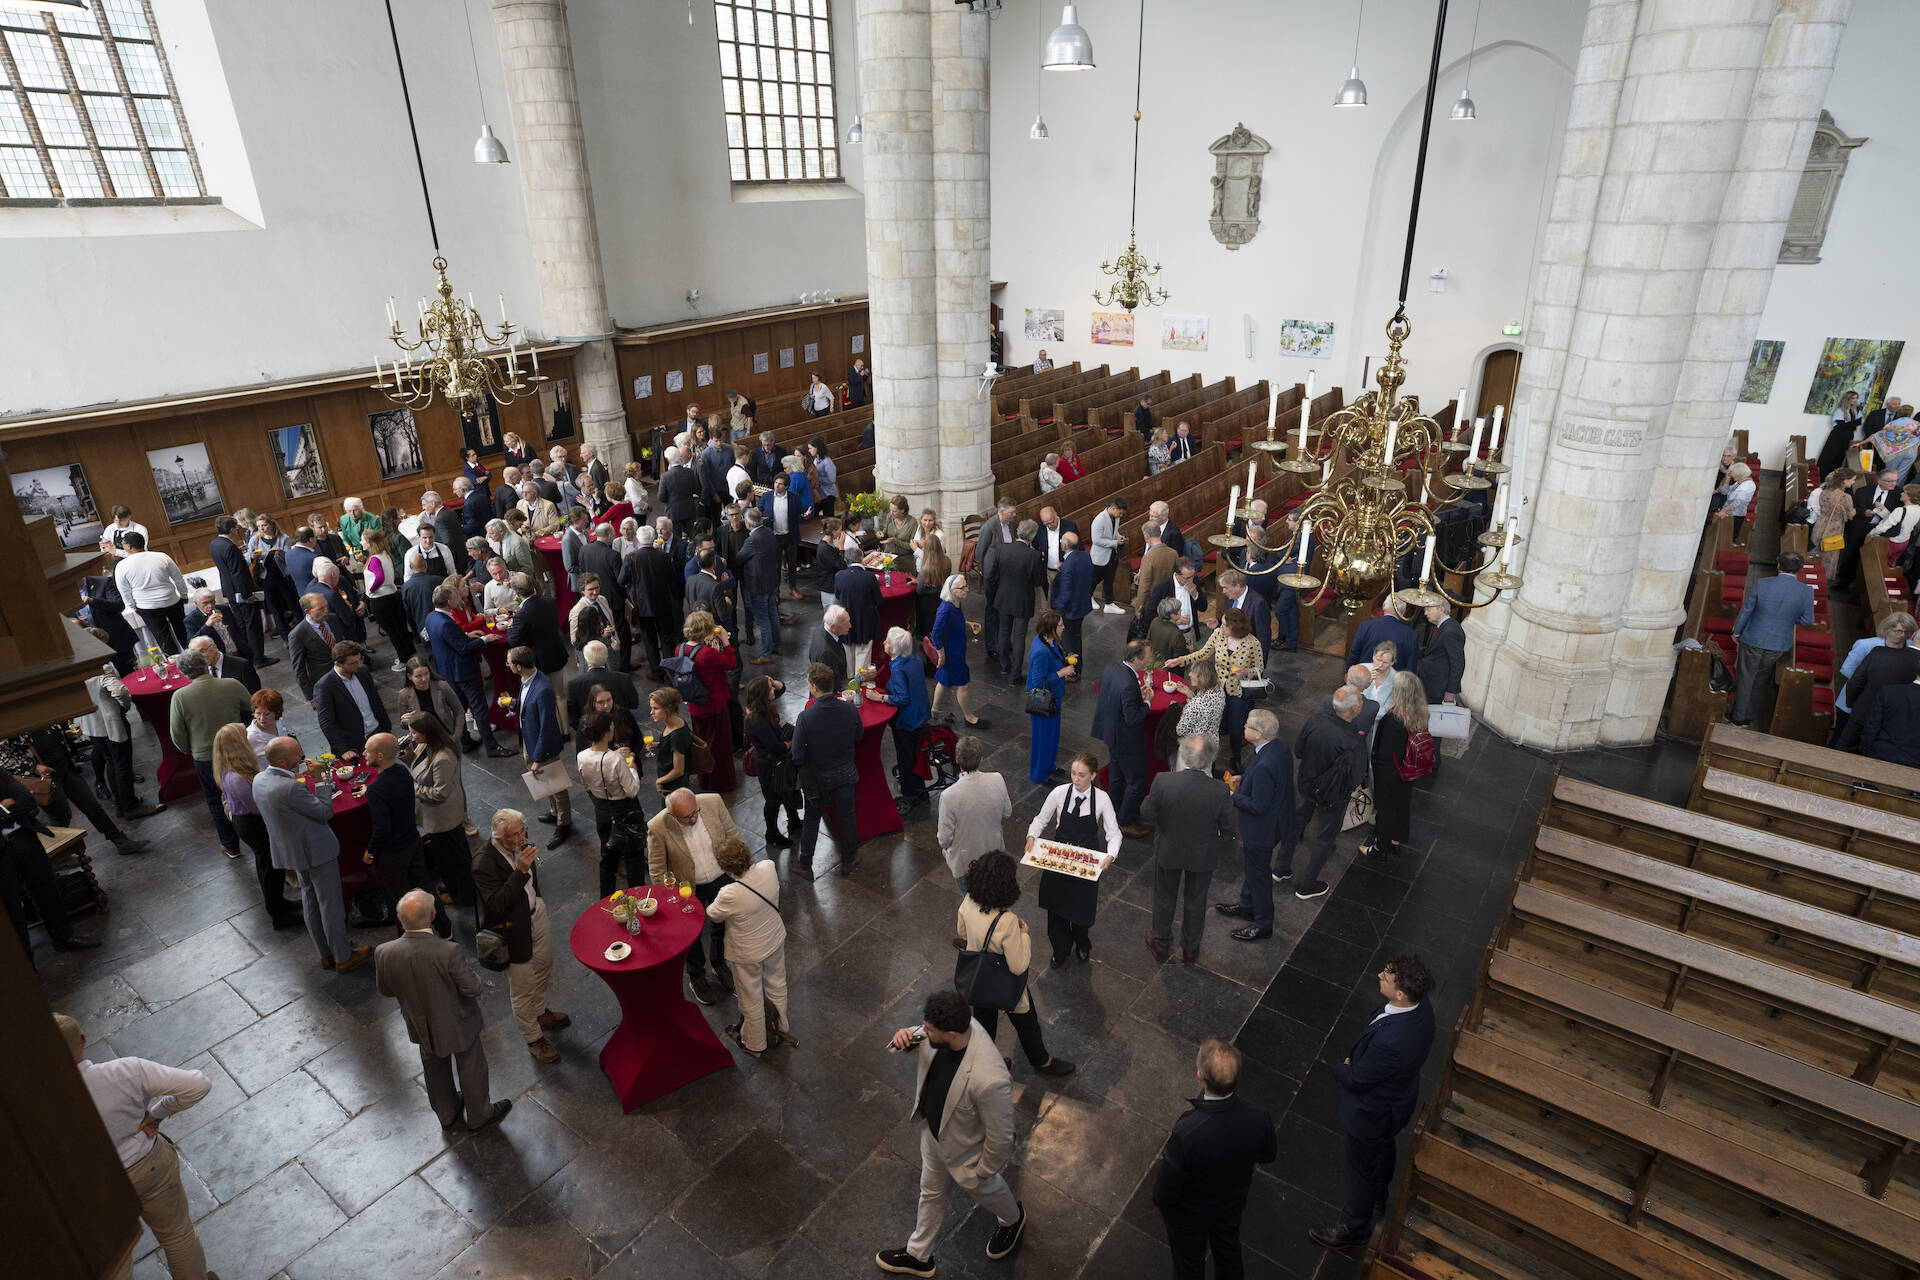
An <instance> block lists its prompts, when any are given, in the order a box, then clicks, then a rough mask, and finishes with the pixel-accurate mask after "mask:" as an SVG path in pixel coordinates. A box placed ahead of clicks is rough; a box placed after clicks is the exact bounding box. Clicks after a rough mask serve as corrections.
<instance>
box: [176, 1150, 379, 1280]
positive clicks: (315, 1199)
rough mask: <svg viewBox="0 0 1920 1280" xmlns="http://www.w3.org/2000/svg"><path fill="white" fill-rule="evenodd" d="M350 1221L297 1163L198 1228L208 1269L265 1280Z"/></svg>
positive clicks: (230, 1279) (231, 1279) (237, 1278)
mask: <svg viewBox="0 0 1920 1280" xmlns="http://www.w3.org/2000/svg"><path fill="white" fill-rule="evenodd" d="M346 1220H347V1215H346V1214H344V1213H342V1212H341V1211H340V1208H339V1206H338V1205H336V1204H334V1202H333V1201H332V1200H330V1199H328V1198H327V1193H326V1192H325V1191H322V1190H321V1189H320V1186H319V1184H317V1183H316V1182H314V1180H313V1178H312V1177H311V1176H310V1175H309V1174H308V1173H307V1171H306V1170H305V1169H303V1168H302V1167H301V1166H300V1165H299V1163H297V1162H296V1163H293V1164H287V1165H282V1166H281V1167H280V1168H279V1169H278V1170H277V1171H275V1172H274V1173H273V1174H271V1175H269V1176H268V1177H267V1178H265V1179H263V1180H262V1181H260V1182H258V1183H255V1184H254V1185H253V1186H252V1187H250V1188H249V1189H248V1190H246V1191H245V1192H242V1193H241V1194H240V1195H239V1196H236V1197H235V1198H234V1199H233V1200H231V1201H229V1202H228V1203H226V1204H224V1205H221V1206H220V1207H219V1208H218V1209H215V1210H214V1211H213V1212H212V1213H211V1214H209V1215H207V1217H205V1218H204V1219H202V1220H201V1221H200V1222H199V1223H198V1224H197V1229H198V1231H199V1232H200V1243H201V1245H202V1246H203V1247H204V1248H205V1249H206V1251H207V1266H208V1267H210V1268H211V1269H212V1270H214V1271H217V1272H219V1273H220V1277H221V1280H267V1278H268V1277H270V1276H273V1275H274V1274H276V1273H277V1272H278V1271H279V1270H280V1269H281V1268H282V1267H284V1266H286V1265H287V1264H288V1263H289V1262H292V1261H293V1260H294V1259H295V1258H297V1257H299V1256H300V1255H301V1254H302V1253H305V1252H306V1251H307V1250H308V1249H310V1248H311V1247H313V1246H314V1245H315V1244H317V1243H319V1242H320V1241H321V1240H323V1239H325V1238H326V1237H327V1236H329V1235H331V1234H332V1233H333V1232H334V1231H335V1230H336V1229H337V1228H339V1227H340V1226H341V1225H342V1224H344V1223H345V1222H346Z"/></svg>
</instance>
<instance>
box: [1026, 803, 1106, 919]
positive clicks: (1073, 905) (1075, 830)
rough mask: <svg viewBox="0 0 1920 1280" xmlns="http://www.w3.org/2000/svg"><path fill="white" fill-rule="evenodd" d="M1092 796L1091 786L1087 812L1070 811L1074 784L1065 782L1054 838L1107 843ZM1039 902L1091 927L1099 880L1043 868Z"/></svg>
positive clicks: (1096, 846)
mask: <svg viewBox="0 0 1920 1280" xmlns="http://www.w3.org/2000/svg"><path fill="white" fill-rule="evenodd" d="M1093 797H1094V792H1093V790H1092V789H1091V788H1090V789H1089V790H1088V791H1087V796H1086V800H1085V804H1086V806H1087V809H1088V812H1087V813H1086V814H1084V815H1080V814H1075V813H1072V812H1070V810H1071V808H1072V806H1073V805H1074V803H1075V799H1074V794H1073V784H1071V783H1068V784H1067V798H1066V800H1065V802H1064V803H1062V805H1061V806H1060V816H1059V817H1058V818H1056V819H1055V820H1054V824H1053V835H1054V839H1056V840H1058V841H1059V842H1060V843H1062V844H1071V845H1078V846H1079V847H1080V848H1082V849H1091V850H1094V851H1095V852H1099V851H1100V850H1102V849H1105V848H1106V847H1107V842H1106V838H1105V837H1103V836H1102V835H1101V834H1100V814H1099V810H1098V809H1097V808H1096V807H1095V806H1096V803H1097V802H1096V801H1095V800H1094V798H1093ZM1040 906H1041V908H1042V909H1043V910H1046V911H1051V912H1053V913H1054V914H1055V915H1057V916H1060V917H1061V918H1062V919H1064V920H1066V921H1068V922H1069V923H1071V924H1077V925H1079V926H1080V927H1081V928H1083V929H1091V928H1092V927H1093V916H1094V912H1095V911H1097V910H1098V909H1099V906H1100V882H1099V881H1098V880H1082V879H1081V878H1080V877H1079V876H1067V875H1061V874H1060V873H1059V872H1058V871H1042V872H1041V873H1040Z"/></svg>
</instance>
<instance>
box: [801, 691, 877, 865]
mask: <svg viewBox="0 0 1920 1280" xmlns="http://www.w3.org/2000/svg"><path fill="white" fill-rule="evenodd" d="M839 687H840V686H839V685H838V684H837V683H835V681H834V678H833V670H832V668H830V667H828V666H827V665H826V664H825V663H820V662H816V663H814V664H813V665H812V666H810V667H808V668H807V694H808V696H809V697H810V698H812V702H811V703H809V704H808V706H807V708H806V710H804V711H802V712H801V713H800V715H799V716H798V717H797V718H796V719H795V720H794V722H793V763H794V765H795V767H796V768H798V769H799V770H800V786H801V789H802V791H804V792H805V794H806V798H807V815H806V819H805V820H804V821H803V822H802V823H801V824H800V858H799V860H798V861H796V862H795V863H794V864H793V869H794V870H795V871H796V872H798V873H799V874H801V875H802V876H805V877H806V878H807V879H809V880H811V879H813V851H814V848H815V847H816V846H817V845H818V844H819V843H820V817H821V815H822V814H823V813H824V812H825V811H826V806H828V805H832V806H833V818H834V821H833V843H834V846H835V847H836V848H837V849H838V850H839V851H840V874H841V875H843V876H844V875H846V874H847V873H848V872H850V871H852V870H853V867H854V864H855V863H856V862H857V861H858V860H859V847H860V841H859V839H858V836H857V834H856V833H857V830H858V828H857V825H856V822H855V817H856V815H855V809H854V794H853V793H854V787H855V785H856V784H857V783H858V782H859V781H860V769H859V766H858V765H856V764H855V763H854V748H855V746H856V745H857V744H858V743H859V741H860V739H861V738H862V737H863V736H865V734H866V726H865V725H863V724H862V723H861V721H860V713H859V711H857V710H856V709H854V708H853V707H852V706H849V705H848V704H847V703H845V702H842V701H841V700H840V699H839V698H837V697H835V696H834V693H835V690H837V689H838V688H839Z"/></svg>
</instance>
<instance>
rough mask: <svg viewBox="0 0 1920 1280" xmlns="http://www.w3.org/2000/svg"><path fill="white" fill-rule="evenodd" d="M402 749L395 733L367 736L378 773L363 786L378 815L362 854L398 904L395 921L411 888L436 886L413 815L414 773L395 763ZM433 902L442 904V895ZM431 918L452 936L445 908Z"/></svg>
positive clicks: (391, 901)
mask: <svg viewBox="0 0 1920 1280" xmlns="http://www.w3.org/2000/svg"><path fill="white" fill-rule="evenodd" d="M399 754H400V740H399V739H398V738H396V737H394V736H393V735H392V734H390V733H376V734H374V735H373V736H372V737H371V738H368V739H367V750H366V757H367V763H368V764H369V765H371V766H372V767H373V768H375V769H377V770H378V771H379V772H377V773H376V774H375V775H374V778H373V781H372V782H369V783H367V784H366V786H365V787H363V788H362V789H361V794H362V795H364V796H365V797H366V799H367V812H368V813H369V814H370V815H371V816H372V818H373V834H372V835H371V836H369V837H368V838H367V851H366V853H365V854H363V855H361V856H362V857H363V859H364V860H365V861H366V862H367V863H369V864H370V865H371V866H372V867H373V878H374V879H375V880H378V881H379V882H380V892H381V893H382V894H384V895H386V899H387V904H388V905H389V906H391V907H393V908H394V918H395V921H396V922H397V921H398V920H399V906H400V899H401V898H403V897H404V896H406V893H407V891H408V890H409V889H424V890H427V891H428V895H429V897H432V890H433V887H434V882H433V877H432V876H430V875H429V874H428V873H427V854H426V844H425V842H424V841H423V840H422V839H421V838H420V828H419V827H418V826H416V825H415V824H414V819H413V815H414V808H413V773H412V771H411V770H409V769H408V768H407V766H405V765H403V764H399V763H397V762H396V758H397V757H398V756H399ZM433 901H434V902H435V903H436V904H437V903H438V901H439V899H438V898H433ZM431 921H432V925H433V931H434V932H435V933H437V934H439V935H440V936H441V937H443V938H451V937H452V936H453V918H452V917H451V916H449V915H448V914H447V913H446V912H444V911H439V910H437V909H436V911H435V914H434V915H433V916H432V917H431ZM402 927H404V926H402ZM423 927H424V926H423Z"/></svg>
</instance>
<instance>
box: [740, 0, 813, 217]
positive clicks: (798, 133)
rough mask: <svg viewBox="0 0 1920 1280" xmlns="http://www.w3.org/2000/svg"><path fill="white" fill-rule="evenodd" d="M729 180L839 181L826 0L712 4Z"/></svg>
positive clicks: (748, 181) (775, 0)
mask: <svg viewBox="0 0 1920 1280" xmlns="http://www.w3.org/2000/svg"><path fill="white" fill-rule="evenodd" d="M713 16H714V22H715V25H716V26H717V27H718V28H719V35H720V92H721V95H722V98H723V101H724V103H725V107H726V115H727V167H728V172H729V173H730V174H731V176H732V178H733V180H734V181H735V182H743V183H755V182H838V181H840V146H839V137H838V133H837V129H836V127H835V123H834V112H833V83H834V81H833V17H832V14H831V13H830V12H829V11H828V0H714V6H713Z"/></svg>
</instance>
